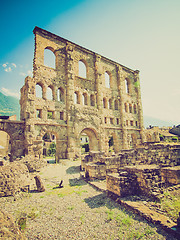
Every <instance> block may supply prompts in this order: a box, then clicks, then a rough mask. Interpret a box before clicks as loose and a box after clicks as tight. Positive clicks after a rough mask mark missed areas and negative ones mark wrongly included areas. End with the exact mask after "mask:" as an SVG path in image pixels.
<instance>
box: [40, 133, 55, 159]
mask: <svg viewBox="0 0 180 240" xmlns="http://www.w3.org/2000/svg"><path fill="white" fill-rule="evenodd" d="M42 140H43V158H44V159H46V160H47V162H56V160H57V158H56V135H55V134H53V133H51V132H46V133H45V134H44V136H43V137H42Z"/></svg>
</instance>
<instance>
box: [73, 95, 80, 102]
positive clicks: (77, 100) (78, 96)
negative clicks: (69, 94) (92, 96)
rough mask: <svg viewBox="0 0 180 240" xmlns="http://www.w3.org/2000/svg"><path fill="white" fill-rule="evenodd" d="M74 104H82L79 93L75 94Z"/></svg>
mask: <svg viewBox="0 0 180 240" xmlns="http://www.w3.org/2000/svg"><path fill="white" fill-rule="evenodd" d="M74 103H75V104H80V95H79V93H78V92H75V93H74Z"/></svg>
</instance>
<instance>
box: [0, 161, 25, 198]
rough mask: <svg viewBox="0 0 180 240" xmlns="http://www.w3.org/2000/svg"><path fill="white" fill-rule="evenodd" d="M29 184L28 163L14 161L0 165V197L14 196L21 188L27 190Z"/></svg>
mask: <svg viewBox="0 0 180 240" xmlns="http://www.w3.org/2000/svg"><path fill="white" fill-rule="evenodd" d="M28 185H30V177H29V171H28V168H27V167H26V165H24V164H21V163H18V162H13V163H10V164H8V165H5V166H0V197H4V196H13V195H14V194H15V193H16V192H19V191H21V190H23V191H27V190H28Z"/></svg>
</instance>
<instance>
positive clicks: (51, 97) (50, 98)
mask: <svg viewBox="0 0 180 240" xmlns="http://www.w3.org/2000/svg"><path fill="white" fill-rule="evenodd" d="M46 98H47V99H48V100H53V92H52V87H50V86H49V87H48V88H47V92H46Z"/></svg>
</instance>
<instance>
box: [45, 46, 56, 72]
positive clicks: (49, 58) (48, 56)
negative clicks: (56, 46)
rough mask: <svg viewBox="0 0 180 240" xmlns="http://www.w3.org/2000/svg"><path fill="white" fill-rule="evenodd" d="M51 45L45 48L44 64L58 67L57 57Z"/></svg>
mask: <svg viewBox="0 0 180 240" xmlns="http://www.w3.org/2000/svg"><path fill="white" fill-rule="evenodd" d="M53 51H54V50H53V49H52V48H51V47H47V48H45V49H44V65H45V66H47V67H51V68H56V57H55V54H54V52H53Z"/></svg>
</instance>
